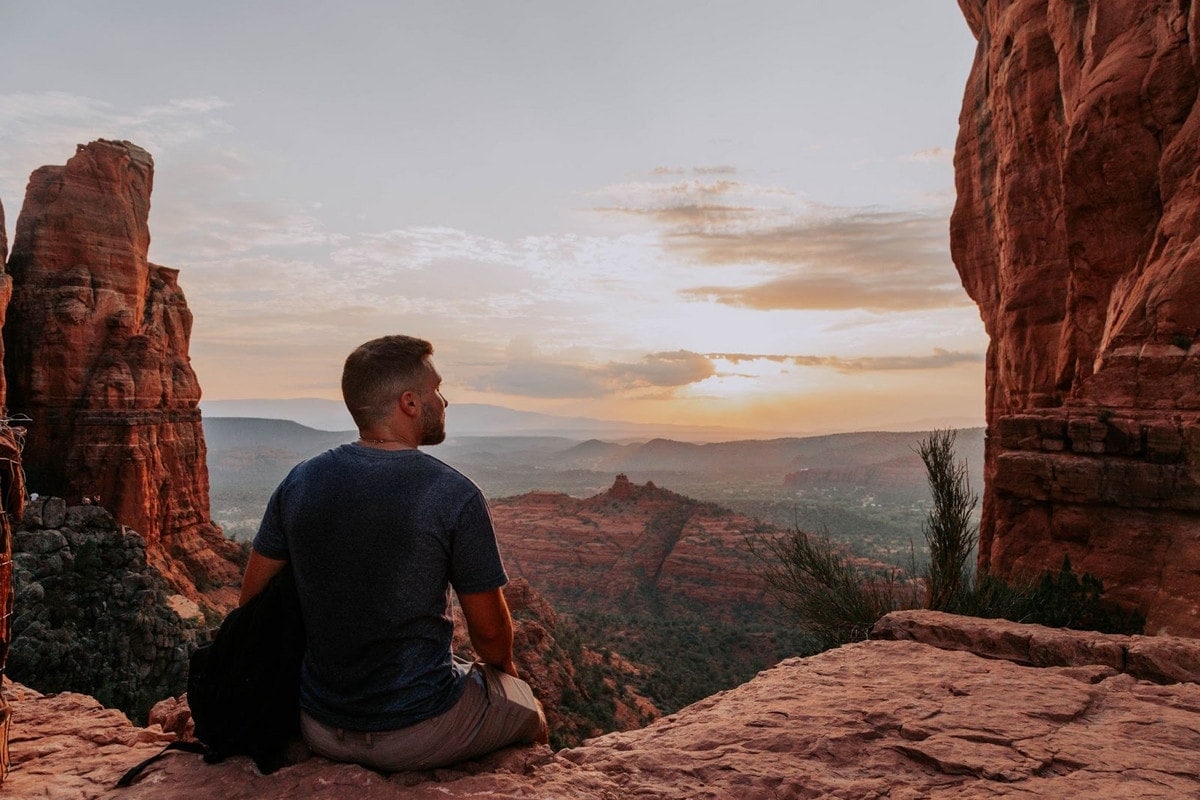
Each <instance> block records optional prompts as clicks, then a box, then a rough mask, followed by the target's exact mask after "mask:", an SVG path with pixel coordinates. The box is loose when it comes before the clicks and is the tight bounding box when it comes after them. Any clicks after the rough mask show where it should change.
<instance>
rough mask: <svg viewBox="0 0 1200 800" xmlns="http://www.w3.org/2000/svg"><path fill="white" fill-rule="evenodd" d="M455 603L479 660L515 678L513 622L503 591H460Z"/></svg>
mask: <svg viewBox="0 0 1200 800" xmlns="http://www.w3.org/2000/svg"><path fill="white" fill-rule="evenodd" d="M458 602H459V604H460V605H461V606H462V610H463V616H464V617H466V619H467V633H468V634H469V635H470V637H471V646H472V647H474V648H475V652H476V653H477V654H478V655H479V660H480V661H483V662H484V663H485V664H491V665H492V666H493V667H495V668H496V669H499V670H501V671H502V672H507V673H508V674H509V675H512V676H513V677H514V678H517V677H520V676H519V675H517V665H516V664H514V663H513V652H512V647H513V624H512V615H511V614H509V613H508V603H507V602H505V600H504V592H503V591H501V590H500V589H493V590H492V591H490V592H479V593H478V594H460V595H459V596H458Z"/></svg>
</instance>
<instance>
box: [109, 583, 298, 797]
mask: <svg viewBox="0 0 1200 800" xmlns="http://www.w3.org/2000/svg"><path fill="white" fill-rule="evenodd" d="M303 656H304V625H303V622H302V620H301V617H300V598H299V596H298V595H297V593H296V581H295V578H294V577H293V575H292V569H291V565H288V566H287V567H285V568H284V569H283V571H282V572H280V573H279V574H278V575H276V576H275V577H274V578H272V579H271V581H270V583H268V584H267V586H266V588H264V589H263V590H262V591H261V592H260V593H258V594H257V595H255V596H254V597H253V598H251V599H250V600H249V601H248V602H247V603H246V604H245V605H244V606H241V607H239V608H235V609H234V610H233V611H230V612H229V615H228V616H227V617H225V621H224V622H222V623H221V627H220V629H219V630H218V631H217V635H216V637H215V638H214V639H213V641H212V643H210V644H207V645H204V646H203V647H200V648H199V649H197V650H196V652H194V653H193V654H192V657H191V661H190V662H189V664H188V695H187V696H188V706H189V707H190V708H191V711H192V721H193V722H194V723H195V726H196V738H197V739H198V740H199V741H200V744H199V745H197V744H196V743H194V742H173V743H171V744H169V745H167V747H166V748H164V749H163V751H162V752H161V753H158V754H157V755H155V756H151V757H150V758H148V759H146V760H145V761H143V762H142V763H140V764H138V765H137V766H136V767H134V768H132V769H130V770H129V771H128V772H126V773H125V775H124V776H122V777H121V780H120V781H118V782H117V786H128V785H130V784H131V783H133V781H134V780H135V779H136V778H137V776H138V775H140V774H141V772H142V770H144V769H145V768H146V767H147V766H149V765H150V764H152V763H153V762H155V761H157V760H158V759H159V758H161V757H162V756H164V755H166V753H167V752H168V751H170V750H184V751H187V752H198V753H202V754H203V755H204V760H205V761H207V762H208V763H210V764H211V763H215V762H218V761H222V760H223V759H225V758H228V757H229V756H234V755H248V756H250V757H251V758H253V759H254V763H255V765H256V766H257V767H258V769H259V771H260V772H262V773H263V774H264V775H266V774H269V773H271V772H274V771H275V770H277V769H279V768H280V767H281V766H284V765H285V763H286V759H285V757H284V750H285V748H286V747H287V745H288V744H289V743H290V742H292V741H293V740H296V739H298V738H299V737H300V660H301V659H302V658H303Z"/></svg>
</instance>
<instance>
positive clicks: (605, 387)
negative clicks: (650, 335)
mask: <svg viewBox="0 0 1200 800" xmlns="http://www.w3.org/2000/svg"><path fill="white" fill-rule="evenodd" d="M510 355H511V356H516V357H515V358H513V359H512V360H510V361H509V362H508V363H506V364H505V365H504V366H503V367H502V368H500V369H497V370H493V371H491V372H487V373H484V374H482V375H478V376H476V377H475V378H473V379H471V380H470V388H472V389H477V390H480V391H491V392H499V393H502V394H510V395H518V396H522V397H539V398H560V399H565V398H594V397H600V396H612V395H617V394H628V393H631V392H634V393H637V392H641V393H644V392H646V391H647V390H649V391H654V390H663V389H666V390H671V389H677V388H679V387H681V386H687V385H689V384H693V383H698V382H699V381H702V380H704V379H706V378H710V377H712V376H713V375H715V374H716V369H715V368H714V367H713V364H712V361H711V360H710V359H709V358H708V357H707V356H704V355H701V354H700V353H693V352H689V351H686V350H676V351H671V352H661V353H649V354H647V355H646V356H644V357H642V358H641V359H640V360H638V361H629V362H619V361H609V362H607V363H604V364H587V363H578V362H565V361H560V360H556V359H553V358H543V357H539V356H538V355H537V354H536V353H533V352H531V351H530V349H529V348H528V347H527V346H524V347H521V348H517V349H514V350H511V351H510Z"/></svg>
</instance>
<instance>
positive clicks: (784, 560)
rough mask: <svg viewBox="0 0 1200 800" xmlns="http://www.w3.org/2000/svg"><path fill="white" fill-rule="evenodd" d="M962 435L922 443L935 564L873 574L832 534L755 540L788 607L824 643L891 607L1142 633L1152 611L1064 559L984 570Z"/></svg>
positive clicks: (939, 435)
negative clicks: (959, 445)
mask: <svg viewBox="0 0 1200 800" xmlns="http://www.w3.org/2000/svg"><path fill="white" fill-rule="evenodd" d="M954 445H955V432H954V431H952V430H938V431H934V432H932V433H931V434H930V435H929V436H928V437H927V438H925V439H923V440H922V441H921V442H920V444H919V445H918V448H917V450H918V453H919V454H920V456H921V460H922V461H923V462H924V464H925V468H926V476H927V479H928V483H929V490H930V494H931V495H932V498H933V507H932V509H931V510H930V511H929V513H928V516H927V517H926V521H925V523H924V525H923V526H922V529H923V532H924V534H925V540H926V544H927V547H928V552H929V562H928V566H927V567H926V568H925V569H924V570H918V569H917V568H916V566H915V559H914V564H913V566H912V567H910V569H908V570H902V569H899V568H895V569H891V570H886V571H879V570H875V571H869V570H866V569H864V568H862V567H860V566H858V565H857V564H856V563H855V561H854V559H853V558H852V557H850V556H849V555H848V554H847V553H846V552H845V550H844V549H842V548H840V547H839V546H838V545H836V544H835V543H834V542H833V541H831V540H830V538H829V537H828V536H825V535H819V534H813V533H809V532H806V531H803V530H800V529H799V528H794V529H792V530H791V531H790V532H789V533H788V535H786V536H783V537H780V538H777V539H770V538H765V537H764V538H759V539H755V540H753V541H752V542H751V545H752V548H753V550H754V552H755V553H756V555H758V556H759V558H760V561H761V567H760V571H759V574H760V575H761V576H762V577H763V579H764V580H765V581H766V583H767V585H768V586H769V587H770V589H771V592H772V594H773V595H774V596H775V597H776V599H778V600H779V602H780V604H781V605H782V606H783V607H784V608H785V609H787V610H788V611H789V612H791V614H792V615H793V616H794V617H795V618H796V619H797V620H799V622H800V625H801V627H802V629H803V630H805V631H807V632H808V633H810V634H811V635H812V636H813V637H814V638H815V639H816V641H817V642H818V643H819V645H820V647H821V648H822V649H827V648H831V647H836V646H838V645H841V644H845V643H847V642H852V641H859V640H861V639H864V638H866V636H867V634H868V632H869V631H870V630H871V627H872V626H873V625H874V624H875V622H876V621H878V620H879V619H880V618H881V617H882V616H883V615H885V614H887V613H888V612H890V611H897V610H901V609H910V608H927V609H932V610H936V611H946V612H949V613H953V614H964V615H969V616H976V617H990V618H1003V619H1010V620H1014V621H1016V622H1028V623H1036V624H1040V625H1048V626H1051V627H1062V628H1077V629H1083V630H1097V631H1102V632H1105V633H1141V632H1142V629H1143V627H1144V625H1145V617H1144V616H1143V615H1142V614H1141V613H1140V611H1138V610H1137V609H1124V608H1120V607H1118V606H1116V605H1114V604H1112V603H1110V602H1108V601H1106V600H1105V599H1104V597H1103V594H1104V585H1103V583H1102V582H1101V581H1100V579H1099V578H1097V577H1095V576H1094V575H1091V574H1089V573H1084V574H1083V575H1081V576H1080V575H1076V574H1075V572H1074V570H1073V568H1072V566H1071V561H1070V558H1069V557H1067V556H1066V555H1065V554H1064V556H1063V563H1062V566H1061V567H1060V568H1059V570H1057V571H1047V572H1045V573H1043V574H1041V575H1038V576H1017V577H1015V578H1012V579H1009V580H1005V579H1002V578H1000V577H998V576H995V575H991V574H989V573H987V572H979V571H976V569H975V568H974V563H975V553H976V547H977V544H978V527H977V526H976V524H975V523H974V522H973V517H974V510H975V506H976V505H977V504H978V501H979V498H978V495H976V494H975V493H974V492H973V491H972V490H971V486H970V482H969V480H968V478H967V468H966V465H965V464H963V463H962V462H959V461H958V460H957V459H956V456H955V446H954Z"/></svg>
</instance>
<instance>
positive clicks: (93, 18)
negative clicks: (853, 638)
mask: <svg viewBox="0 0 1200 800" xmlns="http://www.w3.org/2000/svg"><path fill="white" fill-rule="evenodd" d="M0 21H2V23H3V25H4V27H5V30H7V31H8V32H9V33H10V36H9V37H8V39H9V40H8V41H7V42H6V44H5V47H4V48H3V51H2V52H0V65H2V66H3V74H4V75H5V84H4V85H5V87H6V88H7V93H5V94H3V95H0V137H2V139H3V143H4V146H3V147H2V148H0V200H2V201H3V204H4V207H5V211H6V216H7V226H8V230H9V232H10V235H11V232H12V230H13V228H14V226H15V223H16V217H17V213H18V211H19V208H20V204H21V200H22V198H23V195H24V187H25V184H26V181H27V179H28V175H29V173H30V172H31V171H32V170H33V169H35V168H36V167H38V166H40V165H42V164H61V163H64V162H65V161H66V159H67V158H69V157H70V156H71V154H72V153H73V152H74V149H75V146H76V144H78V143H83V142H87V141H90V140H92V139H96V138H113V139H128V140H130V141H133V142H134V143H136V144H138V145H141V146H142V147H145V148H146V149H147V150H149V151H150V152H151V153H152V154H153V155H154V158H155V161H156V175H155V191H154V195H153V210H152V212H151V216H150V229H151V233H152V235H153V237H154V239H153V244H152V246H151V250H150V256H151V259H152V260H154V261H155V262H156V263H161V264H166V265H168V266H172V267H176V268H178V269H180V270H181V276H180V282H181V284H182V286H183V288H184V290H185V291H186V293H187V296H188V302H189V305H190V307H191V309H192V311H193V313H194V314H195V328H194V332H193V337H192V351H191V352H192V359H193V364H194V366H195V368H196V371H197V373H198V376H199V379H200V383H201V385H202V386H203V387H204V391H205V398H206V400H231V399H240V398H292V397H318V398H326V399H335V398H336V397H337V386H336V383H337V375H338V373H339V371H340V365H341V360H342V359H343V358H344V356H345V354H346V352H348V350H349V349H351V348H352V347H353V346H355V345H356V344H358V343H360V342H361V341H363V340H365V339H367V338H370V337H373V336H377V335H382V334H385V333H393V332H404V333H410V334H415V335H419V336H423V337H425V338H429V339H431V340H432V341H433V342H434V343H435V346H436V348H437V356H436V359H437V361H438V364H439V367H440V369H441V371H442V373H443V375H444V376H445V378H446V387H445V388H446V394H447V395H448V397H449V398H450V400H451V402H452V403H454V402H471V403H493V404H497V405H503V406H507V407H510V408H513V409H520V410H528V411H540V412H548V413H554V414H566V415H585V416H590V417H597V418H603V419H611V420H621V421H629V422H642V423H675V424H690V425H720V426H723V427H726V428H735V429H740V430H744V431H747V432H775V433H779V434H782V433H814V432H822V431H832V430H855V429H867V428H885V427H890V428H917V427H930V426H932V425H946V424H952V425H972V424H975V425H977V424H980V422H981V420H982V416H983V388H984V376H983V354H984V351H985V348H986V344H987V340H986V336H985V335H984V333H983V328H982V325H981V323H980V321H979V315H978V312H977V310H976V308H975V306H974V305H973V304H972V303H971V302H970V300H969V299H968V298H967V296H966V294H965V293H964V292H963V290H962V288H961V286H960V283H959V279H958V275H957V273H956V272H955V270H954V267H953V265H952V264H951V262H950V257H949V252H948V241H947V238H948V235H947V219H948V217H949V212H950V208H951V205H952V202H953V196H954V186H953V169H952V163H951V160H952V153H953V148H954V140H955V135H956V128H957V123H956V120H957V115H958V108H959V104H960V101H961V97H962V87H963V84H964V81H965V78H966V75H967V72H968V68H969V65H970V60H971V56H972V54H973V51H974V46H975V42H974V40H973V38H972V37H971V35H970V33H969V31H968V30H967V27H966V24H965V23H964V21H963V19H962V15H961V13H960V12H959V9H958V7H957V5H956V4H955V3H953V2H948V0H907V1H906V2H894V1H891V2H887V1H885V0H873V1H867V2H864V1H861V0H858V1H854V2H851V1H850V0H842V2H837V3H833V2H827V1H826V0H819V1H818V0H810V1H808V2H794V1H793V2H737V3H732V2H725V3H695V2H655V3H627V2H611V3H604V4H594V3H587V4H584V3H576V2H530V3H482V2H478V3H461V2H446V3H410V2H403V3H391V2H387V3H385V2H378V3H363V2H350V3H340V4H337V5H336V6H334V5H333V4H318V3H312V2H289V3H263V2H249V3H242V2H239V3H232V2H210V3H205V4H188V5H185V4H170V5H165V4H164V5H158V4H154V5H147V4H144V3H132V2H107V3H103V4H100V3H90V2H56V3H45V2H42V1H41V0H38V2H7V3H5V4H4V7H3V9H0Z"/></svg>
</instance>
